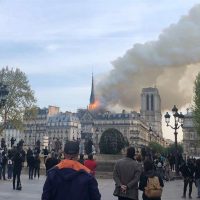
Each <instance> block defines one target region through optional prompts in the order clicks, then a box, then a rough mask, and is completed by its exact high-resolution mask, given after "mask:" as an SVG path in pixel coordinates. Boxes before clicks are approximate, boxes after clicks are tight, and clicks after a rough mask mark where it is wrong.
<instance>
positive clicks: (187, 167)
mask: <svg viewBox="0 0 200 200" xmlns="http://www.w3.org/2000/svg"><path fill="white" fill-rule="evenodd" d="M179 171H180V172H181V174H182V176H183V178H184V187H183V196H182V198H186V192H187V187H188V185H189V198H190V199H191V198H192V196H191V194H192V185H193V181H194V172H195V167H194V164H193V163H192V161H191V160H190V159H188V160H187V163H186V162H183V163H182V165H181V167H180V169H179Z"/></svg>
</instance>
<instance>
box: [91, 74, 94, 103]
mask: <svg viewBox="0 0 200 200" xmlns="http://www.w3.org/2000/svg"><path fill="white" fill-rule="evenodd" d="M94 103H95V95H94V78H93V73H92V87H91V94H90V105H91V104H94Z"/></svg>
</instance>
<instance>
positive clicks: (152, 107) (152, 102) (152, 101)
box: [151, 94, 154, 110]
mask: <svg viewBox="0 0 200 200" xmlns="http://www.w3.org/2000/svg"><path fill="white" fill-rule="evenodd" d="M151 110H154V98H153V94H152V95H151Z"/></svg>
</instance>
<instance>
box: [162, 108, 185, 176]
mask: <svg viewBox="0 0 200 200" xmlns="http://www.w3.org/2000/svg"><path fill="white" fill-rule="evenodd" d="M172 113H173V116H174V126H171V125H170V124H169V123H170V117H171V116H170V114H169V113H168V112H167V113H166V114H165V116H164V117H165V122H166V124H167V126H169V127H171V128H172V129H173V130H174V136H175V168H176V174H178V152H177V135H178V132H177V129H179V128H180V127H182V126H183V120H184V115H183V114H182V113H181V112H180V113H179V112H178V108H177V107H176V106H175V105H174V107H173V108H172Z"/></svg>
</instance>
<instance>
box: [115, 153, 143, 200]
mask: <svg viewBox="0 0 200 200" xmlns="http://www.w3.org/2000/svg"><path fill="white" fill-rule="evenodd" d="M141 171H142V167H141V165H140V164H138V163H137V162H136V161H135V160H133V159H131V158H127V157H126V158H123V159H120V160H118V161H117V163H116V164H115V167H114V172H113V179H114V181H115V191H114V193H113V195H115V196H120V197H126V198H130V199H134V200H138V181H139V179H140V174H141ZM120 185H126V186H127V192H126V193H122V192H121V190H120Z"/></svg>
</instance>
